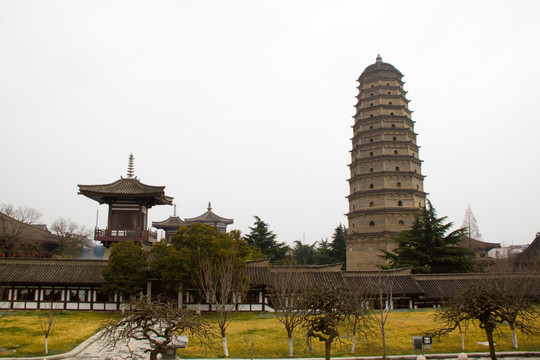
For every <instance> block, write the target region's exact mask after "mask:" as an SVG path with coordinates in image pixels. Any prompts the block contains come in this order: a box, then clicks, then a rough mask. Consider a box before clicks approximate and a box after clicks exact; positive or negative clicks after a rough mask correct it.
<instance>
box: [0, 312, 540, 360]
mask: <svg viewBox="0 0 540 360" xmlns="http://www.w3.org/2000/svg"><path fill="white" fill-rule="evenodd" d="M433 313H434V311H433V310H431V309H421V310H414V311H394V312H392V313H391V314H390V316H389V319H388V323H387V327H386V330H387V334H388V342H387V344H388V347H387V353H388V355H400V354H414V353H415V352H414V350H413V349H412V337H413V336H420V335H424V334H425V333H426V332H427V331H428V330H429V329H431V328H432V327H433V326H435V324H434V323H433V319H432V315H433ZM37 314H38V312H36V311H32V312H22V311H18V312H13V313H12V314H11V315H10V316H6V317H4V318H3V319H0V348H10V347H13V346H18V347H17V353H16V355H17V356H23V355H25V356H42V355H44V354H43V351H44V338H43V333H42V332H41V328H40V325H39V319H38V315H37ZM110 316H111V314H108V313H102V312H101V313H100V312H67V311H61V312H59V317H58V321H57V325H56V327H55V329H54V331H53V333H52V335H51V337H50V338H49V349H50V353H52V354H57V353H63V352H67V351H69V350H71V349H73V348H74V347H75V346H77V344H79V343H81V342H82V341H84V340H85V339H87V338H88V337H90V336H91V335H92V334H94V333H96V332H97V331H98V330H99V329H100V327H101V326H102V324H103V323H104V321H106V320H108V319H109V317H110ZM117 316H120V315H119V314H118V315H117ZM204 316H205V318H206V319H208V320H209V321H214V322H215V314H205V315H204ZM538 328H539V329H540V323H539V324H538ZM501 330H502V332H501V335H502V336H498V337H497V339H496V343H497V344H498V345H497V346H496V350H497V351H511V350H513V349H512V338H511V334H510V330H509V328H508V326H503V327H501ZM302 334H303V333H302V329H298V331H297V332H296V333H295V338H294V353H295V356H297V357H323V356H324V346H323V344H322V343H320V342H318V341H315V342H313V351H312V352H308V351H307V350H306V348H305V344H304V343H303V339H302ZM518 338H519V350H522V351H540V346H539V345H538V344H540V334H538V333H537V334H535V335H534V336H531V337H525V336H523V335H522V334H520V333H518ZM227 339H228V343H229V352H230V356H231V357H232V358H249V357H250V356H253V357H255V358H257V357H259V358H286V357H287V355H288V344H287V333H286V331H285V329H284V328H283V325H282V324H281V323H280V322H279V321H278V320H277V319H276V318H275V316H274V315H273V314H270V313H239V314H236V315H235V318H234V320H233V322H232V323H231V325H230V327H229V329H228V331H227ZM485 340H486V339H485V335H484V332H483V330H481V329H479V328H477V327H471V328H470V329H469V331H468V332H467V335H466V344H465V349H466V351H467V352H473V351H474V352H476V351H483V352H487V351H488V349H487V347H485V346H482V345H478V344H477V343H478V342H479V341H485ZM381 346H382V345H381V340H380V333H379V332H378V331H377V329H375V328H374V329H373V332H372V333H371V334H370V335H369V336H368V337H367V338H366V339H358V340H357V348H356V353H355V355H356V356H367V355H380V354H381V353H382V351H381ZM350 349H351V344H350V338H349V337H348V336H347V335H346V334H345V335H344V336H343V337H342V339H341V342H339V343H337V342H336V343H334V345H333V347H332V356H333V357H334V356H335V357H337V356H351V354H350ZM430 352H431V353H459V352H461V338H460V336H459V332H455V333H453V334H451V335H450V336H448V337H444V338H442V339H440V340H437V339H434V344H433V349H432V350H431V351H430ZM178 354H179V355H180V357H181V358H197V357H210V358H219V357H222V355H223V349H222V347H221V339H220V338H218V337H216V341H215V346H214V347H212V348H211V349H202V348H201V347H199V346H198V344H197V343H196V341H195V340H194V339H191V340H190V342H189V346H188V348H187V349H183V350H179V351H178ZM4 356H7V355H4ZM9 356H12V355H9ZM0 358H1V356H0Z"/></svg>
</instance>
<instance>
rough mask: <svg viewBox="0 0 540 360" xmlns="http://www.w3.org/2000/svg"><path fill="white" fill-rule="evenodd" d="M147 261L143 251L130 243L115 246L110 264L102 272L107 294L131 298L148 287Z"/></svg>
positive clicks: (120, 243) (104, 288)
mask: <svg viewBox="0 0 540 360" xmlns="http://www.w3.org/2000/svg"><path fill="white" fill-rule="evenodd" d="M146 259H147V254H146V253H145V252H144V251H143V249H141V247H140V246H138V245H136V244H134V243H132V242H130V241H125V242H119V243H116V244H114V245H113V246H112V248H111V256H110V258H109V263H108V264H107V266H106V267H105V268H103V271H102V273H103V278H104V279H105V285H104V286H103V290H104V291H105V293H107V294H108V295H110V296H112V295H114V294H115V293H116V294H118V295H120V296H124V297H129V296H133V295H136V294H138V293H139V292H140V291H142V290H143V289H144V286H145V285H146V265H147V262H146Z"/></svg>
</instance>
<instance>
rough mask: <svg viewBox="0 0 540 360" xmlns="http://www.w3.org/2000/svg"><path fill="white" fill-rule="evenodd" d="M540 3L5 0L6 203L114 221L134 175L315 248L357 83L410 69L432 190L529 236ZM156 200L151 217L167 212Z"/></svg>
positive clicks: (435, 197)
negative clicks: (102, 200) (381, 70)
mask: <svg viewBox="0 0 540 360" xmlns="http://www.w3.org/2000/svg"><path fill="white" fill-rule="evenodd" d="M539 14H540V2H538V1H452V2H444V3H443V2H440V1H313V0H312V1H291V0H286V1H279V0H271V1H253V0H246V1H236V0H234V1H223V0H216V1H205V0H193V1H133V0H129V1H114V0H113V1H111V0H107V1H96V0H92V1H73V0H67V1H41V0H40V1H25V0H1V1H0V125H1V127H0V203H11V204H13V205H15V206H30V207H33V208H36V209H38V210H40V211H41V212H42V213H43V218H42V220H43V222H46V223H48V224H50V223H51V222H52V221H53V220H54V219H55V218H58V217H66V218H72V219H73V220H75V221H77V222H79V223H81V224H84V225H86V226H88V227H92V228H93V227H94V226H95V222H96V210H97V209H98V208H99V209H100V220H99V225H101V226H105V214H106V206H101V207H99V206H98V205H97V203H96V202H94V201H92V200H90V199H88V198H86V197H83V196H80V195H77V191H78V187H77V184H103V183H110V182H113V181H116V180H117V179H119V177H120V175H122V176H125V175H126V170H127V163H128V156H129V154H130V153H133V154H134V156H135V174H136V175H137V176H138V177H139V178H140V179H141V181H142V182H144V183H147V184H150V185H165V186H166V193H167V195H170V196H173V197H174V198H175V203H176V204H178V214H179V216H181V217H182V218H184V217H194V216H198V215H200V214H202V213H203V212H204V211H206V206H207V203H208V201H212V205H213V207H214V211H215V212H216V213H217V214H219V215H221V216H224V217H229V218H234V221H235V223H234V225H233V227H232V228H238V229H240V230H242V232H244V233H245V232H247V231H248V227H249V226H251V225H252V224H253V216H254V215H258V216H260V217H261V218H262V219H263V220H264V221H266V222H268V223H269V224H270V228H271V229H272V230H273V231H274V232H275V233H277V234H278V240H279V241H285V242H288V243H292V242H293V241H294V240H302V239H303V237H304V234H305V241H306V242H307V243H312V242H314V241H318V240H320V239H321V238H326V237H330V236H331V235H332V232H333V229H334V228H335V227H336V226H337V225H338V224H339V223H340V222H341V223H344V224H346V223H347V222H346V221H347V220H346V217H345V216H344V214H345V213H346V212H347V201H346V198H345V196H346V195H348V187H347V182H346V179H347V178H348V177H349V172H348V167H347V165H348V164H349V162H350V156H349V150H350V149H351V142H350V140H349V139H350V137H351V136H352V130H351V128H350V126H351V125H352V124H353V119H352V115H353V114H354V108H353V106H354V104H355V102H356V99H355V95H356V94H357V90H356V86H357V82H356V79H357V78H358V76H359V75H360V74H361V73H362V71H363V70H364V68H365V67H367V66H368V65H370V64H372V63H373V62H375V57H376V56H377V54H378V53H380V54H381V55H382V57H383V61H385V62H388V63H391V64H393V65H394V66H395V67H396V68H398V69H399V70H400V71H401V72H402V73H403V74H404V75H405V77H404V80H405V81H406V84H405V90H407V91H408V92H409V93H408V98H409V100H411V103H410V108H411V109H412V110H414V114H413V120H415V121H416V128H415V130H416V132H417V133H419V136H418V144H419V145H420V146H421V151H420V157H421V158H422V159H423V160H424V165H423V169H422V171H423V173H424V174H425V175H427V178H426V180H425V190H426V191H427V192H429V194H430V195H429V198H430V199H431V201H432V202H433V204H434V206H435V208H436V209H437V210H438V213H439V215H441V216H442V215H447V216H448V217H449V220H451V221H453V222H454V223H455V224H456V225H461V222H462V219H463V216H464V213H465V209H466V208H467V205H468V204H470V205H471V207H472V209H473V212H474V214H475V216H476V218H477V220H478V225H479V228H480V231H481V233H482V235H483V239H484V240H485V241H489V242H498V243H504V244H506V245H509V244H526V243H529V242H531V241H532V240H533V238H534V236H535V234H536V232H537V231H540V211H539V207H538V205H539V204H540V162H539V158H540V156H539V155H540V146H539V140H538V139H539V134H540V118H539V116H538V113H539V110H538V107H539V105H540V101H539V97H540V88H539V84H540V65H539V64H540V59H539V58H540V20H539V19H540V18H539ZM172 213H173V208H172V207H169V206H159V207H154V208H152V209H151V210H150V220H151V221H156V220H164V219H166V218H167V217H168V216H170V215H172Z"/></svg>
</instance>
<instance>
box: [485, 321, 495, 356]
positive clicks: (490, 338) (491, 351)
mask: <svg viewBox="0 0 540 360" xmlns="http://www.w3.org/2000/svg"><path fill="white" fill-rule="evenodd" d="M486 336H487V339H488V344H489V356H490V357H491V360H497V355H495V344H494V343H493V329H492V328H490V327H486Z"/></svg>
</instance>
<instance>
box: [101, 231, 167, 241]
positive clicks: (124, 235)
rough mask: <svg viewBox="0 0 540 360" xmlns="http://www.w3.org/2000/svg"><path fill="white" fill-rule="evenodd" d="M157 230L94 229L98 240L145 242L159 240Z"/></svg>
mask: <svg viewBox="0 0 540 360" xmlns="http://www.w3.org/2000/svg"><path fill="white" fill-rule="evenodd" d="M157 237H158V233H157V231H152V230H150V229H148V230H138V229H98V228H96V229H95V231H94V239H95V240H96V241H124V240H135V241H144V242H155V241H157Z"/></svg>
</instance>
